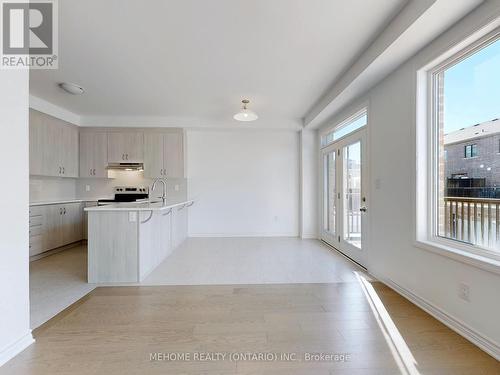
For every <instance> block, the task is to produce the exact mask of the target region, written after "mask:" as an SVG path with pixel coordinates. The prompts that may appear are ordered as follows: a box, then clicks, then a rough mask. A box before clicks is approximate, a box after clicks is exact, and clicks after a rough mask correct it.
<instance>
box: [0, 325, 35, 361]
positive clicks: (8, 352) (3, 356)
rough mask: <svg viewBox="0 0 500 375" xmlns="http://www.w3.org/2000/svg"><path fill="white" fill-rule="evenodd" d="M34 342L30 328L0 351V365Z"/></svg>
mask: <svg viewBox="0 0 500 375" xmlns="http://www.w3.org/2000/svg"><path fill="white" fill-rule="evenodd" d="M34 342H35V339H33V335H32V334H31V329H30V330H29V331H28V333H27V334H26V335H24V336H23V337H21V338H20V339H19V340H17V341H15V342H14V343H12V344H10V345H9V346H7V347H6V348H4V349H3V350H2V351H1V352H0V366H3V365H4V364H6V363H7V362H8V361H10V360H11V359H12V358H14V357H15V356H16V355H18V354H19V353H21V352H22V351H23V350H24V349H26V348H27V347H28V346H30V345H31V344H33V343H34Z"/></svg>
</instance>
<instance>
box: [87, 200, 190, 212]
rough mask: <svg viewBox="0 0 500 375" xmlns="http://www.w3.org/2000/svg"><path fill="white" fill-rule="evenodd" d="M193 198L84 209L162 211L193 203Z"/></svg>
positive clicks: (95, 210)
mask: <svg viewBox="0 0 500 375" xmlns="http://www.w3.org/2000/svg"><path fill="white" fill-rule="evenodd" d="M193 203H194V201H192V200H181V201H179V200H167V202H166V203H165V204H164V203H163V202H155V203H151V202H142V203H113V204H107V205H104V206H96V207H86V208H85V209H84V210H85V211H89V212H104V211H162V210H168V209H170V208H173V207H178V206H183V205H192V204H193Z"/></svg>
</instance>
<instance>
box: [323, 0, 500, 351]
mask: <svg viewBox="0 0 500 375" xmlns="http://www.w3.org/2000/svg"><path fill="white" fill-rule="evenodd" d="M495 15H496V16H497V17H498V16H499V15H500V4H499V3H498V2H489V3H486V4H485V5H483V6H481V7H479V8H478V9H477V10H476V11H475V12H473V13H472V14H470V15H469V16H467V17H466V18H465V19H463V20H462V21H460V22H459V23H458V24H457V25H456V26H454V27H453V28H452V29H451V30H449V31H448V32H446V33H445V34H443V35H442V36H441V37H439V38H438V39H436V40H435V41H434V42H433V43H431V44H430V45H429V46H427V47H426V48H424V49H423V50H422V51H421V52H419V53H418V54H417V55H416V56H414V57H413V58H412V59H410V60H409V61H408V62H406V63H405V64H403V65H402V66H401V67H400V68H399V69H398V70H396V71H395V72H393V73H392V74H391V75H389V76H388V77H387V78H386V79H384V80H383V81H382V82H381V83H380V84H379V85H377V86H376V87H375V88H373V89H372V90H371V91H370V92H368V93H367V94H366V95H364V96H362V97H359V98H358V99H357V100H356V101H355V102H354V103H351V105H349V108H348V109H346V110H343V111H341V112H340V113H338V114H337V115H336V117H335V118H334V119H332V121H331V122H332V123H335V122H338V121H340V120H342V119H344V118H345V117H347V116H348V115H349V114H351V110H352V109H353V108H356V107H357V105H359V104H360V103H364V102H365V101H368V102H369V124H368V126H369V148H370V156H369V168H370V172H371V173H370V175H371V178H370V181H369V188H370V192H371V193H370V197H371V199H370V201H369V202H368V208H369V215H370V216H369V217H370V239H371V241H370V244H369V248H368V249H367V251H368V264H367V266H368V269H369V271H370V272H371V273H373V274H374V275H376V276H377V277H378V278H380V279H381V280H384V281H387V282H389V283H393V284H394V285H398V286H400V287H402V288H404V290H406V291H407V292H410V293H413V294H414V295H416V296H417V297H419V298H420V299H422V300H424V301H425V302H427V303H429V304H430V305H431V306H433V307H435V308H436V309H437V310H436V311H438V310H441V311H443V312H445V314H446V315H447V316H448V317H451V318H453V319H455V320H456V321H458V322H460V323H461V324H463V326H465V327H469V328H470V329H472V331H473V332H475V333H477V334H479V336H480V337H482V338H483V339H486V340H487V344H486V345H490V348H493V350H498V347H499V346H498V345H499V343H500V324H499V322H498V317H499V316H500V298H499V292H498V290H499V288H500V275H499V274H495V273H491V272H488V271H485V270H483V269H480V268H476V267H474V266H471V265H468V264H465V263H461V262H459V261H456V260H452V259H450V258H448V257H445V256H443V255H438V254H435V253H431V252H429V251H427V250H423V249H421V248H418V247H416V246H415V245H414V229H415V205H414V203H413V202H414V199H415V176H416V167H415V166H416V146H415V144H416V139H415V126H416V89H417V87H416V71H417V70H418V69H419V68H421V67H422V66H424V65H425V64H426V63H428V62H430V61H432V60H433V59H435V58H436V57H438V56H439V55H440V54H442V53H443V52H445V51H446V50H447V49H448V48H450V46H452V45H453V44H454V43H456V42H458V41H460V40H461V39H463V38H465V37H466V36H467V35H469V34H471V33H472V32H473V31H474V30H476V29H477V28H478V27H480V26H482V25H484V24H485V23H486V22H487V21H488V20H491V19H492V17H494V16H495ZM376 180H378V181H379V182H380V186H379V187H378V188H375V183H374V182H375V181H376ZM377 185H378V184H377ZM461 282H464V283H466V284H468V285H469V286H470V293H471V294H470V299H471V301H470V302H466V301H463V300H461V299H459V298H458V286H459V283H461ZM460 323H459V324H460ZM495 347H496V349H495Z"/></svg>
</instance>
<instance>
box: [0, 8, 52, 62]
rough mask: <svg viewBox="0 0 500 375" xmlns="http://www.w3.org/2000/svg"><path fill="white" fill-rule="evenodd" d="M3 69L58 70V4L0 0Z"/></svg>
mask: <svg viewBox="0 0 500 375" xmlns="http://www.w3.org/2000/svg"><path fill="white" fill-rule="evenodd" d="M1 4H2V7H1V9H2V14H1V19H2V30H1V32H2V38H1V40H2V48H1V50H2V56H1V67H2V68H4V69H26V68H29V69H57V60H58V59H57V42H58V40H57V4H56V2H55V1H53V0H44V1H30V2H28V1H22V0H21V1H19V0H17V1H13V0H2V1H1Z"/></svg>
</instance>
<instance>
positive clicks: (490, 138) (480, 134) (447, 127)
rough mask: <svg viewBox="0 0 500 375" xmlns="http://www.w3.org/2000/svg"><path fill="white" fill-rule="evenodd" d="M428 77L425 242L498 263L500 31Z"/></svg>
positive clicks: (429, 71)
mask: <svg viewBox="0 0 500 375" xmlns="http://www.w3.org/2000/svg"><path fill="white" fill-rule="evenodd" d="M426 72H427V76H428V77H429V78H428V80H427V84H428V86H429V90H428V93H429V95H430V100H429V101H427V102H428V103H429V104H430V108H429V111H428V113H429V114H430V115H429V116H428V118H429V126H428V128H427V129H428V130H427V132H428V133H427V134H428V136H427V137H426V138H425V139H426V141H425V142H427V145H426V146H425V149H426V158H427V162H426V168H428V171H427V177H426V179H425V181H426V185H427V186H426V187H425V189H426V191H427V192H426V193H422V194H426V200H427V202H428V203H426V204H428V205H427V209H426V215H427V228H426V229H425V231H426V237H427V239H428V240H429V239H430V240H431V241H434V242H435V243H436V244H442V245H444V246H448V247H451V248H456V249H460V250H461V251H463V250H466V251H468V252H470V253H475V254H477V255H481V256H486V257H490V258H491V257H492V258H494V259H500V257H499V255H500V154H499V153H498V147H499V146H498V145H499V142H500V121H498V118H499V117H500V101H499V98H500V30H498V29H497V30H496V32H495V31H494V32H492V33H490V34H489V35H488V36H487V37H485V38H483V39H482V40H479V41H478V42H476V44H474V45H471V46H469V47H466V48H465V49H463V50H462V51H460V52H458V53H456V54H455V55H454V56H452V57H450V58H448V59H447V60H445V61H443V62H441V63H440V64H439V65H437V66H435V67H434V68H432V69H430V70H428V71H426ZM420 139H422V138H420ZM429 161H430V164H429V163H428V162H429ZM421 187H423V186H421Z"/></svg>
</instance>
